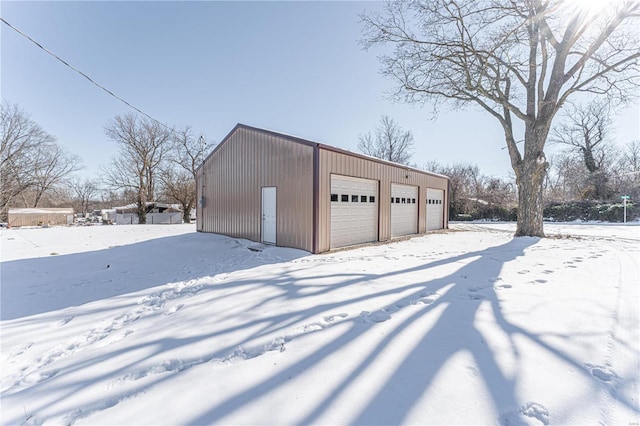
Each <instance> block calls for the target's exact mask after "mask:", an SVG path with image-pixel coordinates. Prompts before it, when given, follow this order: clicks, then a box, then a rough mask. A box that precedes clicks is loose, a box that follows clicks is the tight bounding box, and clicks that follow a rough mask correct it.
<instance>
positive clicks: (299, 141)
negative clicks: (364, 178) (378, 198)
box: [196, 123, 449, 180]
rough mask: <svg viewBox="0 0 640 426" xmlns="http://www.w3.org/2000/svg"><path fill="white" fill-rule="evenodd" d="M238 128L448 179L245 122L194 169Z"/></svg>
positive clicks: (226, 137)
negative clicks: (248, 124)
mask: <svg viewBox="0 0 640 426" xmlns="http://www.w3.org/2000/svg"><path fill="white" fill-rule="evenodd" d="M238 129H246V130H252V131H254V132H258V133H264V134H267V135H271V136H275V137H278V138H282V139H286V140H288V141H291V142H294V143H299V144H302V145H306V146H309V147H314V148H315V147H317V148H320V149H325V150H327V151H333V152H337V153H340V154H345V155H350V156H352V157H358V158H362V159H364V160H369V161H373V162H376V163H381V164H385V165H387V166H393V167H399V168H402V169H405V170H409V171H412V172H415V173H422V174H426V175H430V176H434V177H439V178H444V179H447V180H449V177H448V176H445V175H441V174H438V173H434V172H429V171H426V170H420V169H418V168H415V167H410V166H407V165H406V164H400V163H394V162H393V161H388V160H383V159H381V158H377V157H372V156H370V155H365V154H361V153H359V152H353V151H349V150H347V149H343V148H338V147H335V146H332V145H327V144H323V143H320V142H313V141H310V140H307V139H302V138H299V137H297V136H292V135H287V134H285V133H280V132H274V131H273V130H266V129H260V128H258V127H252V126H247V125H246V124H242V123H238V124H236V125H235V127H234V128H233V129H232V130H231V131H230V132H229V133H228V134H227V136H225V137H224V139H222V141H221V142H220V143H219V144H218V145H217V146H216V147H215V148H214V150H213V151H211V153H210V154H209V155H207V157H206V158H205V159H204V161H203V162H202V164H200V165H199V166H198V168H197V169H196V171H198V170H200V168H201V167H202V166H203V165H204V164H205V163H206V162H207V161H208V160H209V158H210V157H211V156H212V155H213V154H215V153H216V151H218V149H220V147H221V146H222V145H224V143H226V142H227V141H228V140H229V139H230V138H231V135H233V134H234V133H235V132H236V131H237V130H238Z"/></svg>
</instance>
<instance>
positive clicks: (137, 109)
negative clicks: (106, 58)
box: [0, 17, 173, 132]
mask: <svg viewBox="0 0 640 426" xmlns="http://www.w3.org/2000/svg"><path fill="white" fill-rule="evenodd" d="M0 21H2V22H3V23H4V24H5V25H7V26H8V27H9V28H11V29H13V30H14V31H15V32H17V33H18V34H20V35H21V36H23V37H25V38H26V39H27V40H29V41H30V42H32V43H33V44H35V45H36V46H38V47H39V48H40V49H42V50H44V51H45V52H47V53H48V54H49V55H51V56H53V57H54V58H56V59H57V60H58V61H60V62H62V63H63V64H64V65H66V66H67V67H69V68H71V69H72V70H74V71H75V72H77V73H78V74H80V75H81V76H83V77H84V78H86V79H87V80H89V81H90V82H91V83H92V84H94V85H95V86H97V87H99V88H100V89H102V90H104V91H105V92H107V93H108V94H109V95H111V96H113V97H114V98H116V99H117V100H119V101H120V102H122V103H124V104H125V105H127V106H129V107H131V108H133V109H134V110H136V111H138V112H139V113H140V114H142V115H144V116H145V117H147V118H148V119H150V120H152V121H154V122H156V123H158V124H159V125H161V126H162V127H165V128H166V129H168V130H170V131H171V132H173V129H171V128H170V127H169V126H167V125H166V124H163V123H161V122H159V121H158V120H156V119H155V118H153V117H151V116H150V115H149V114H147V113H146V112H144V111H142V110H140V109H139V108H136V107H135V106H133V105H131V104H130V103H129V102H127V101H126V100H124V99H123V98H121V97H120V96H118V95H116V94H115V93H113V92H112V91H111V90H109V89H107V88H106V87H104V86H102V85H101V84H99V83H97V82H96V81H95V80H94V79H92V78H91V77H89V76H88V75H87V74H85V73H83V72H82V71H80V70H79V69H77V68H75V67H74V66H72V65H70V64H69V63H68V62H67V61H65V60H64V59H62V58H61V57H59V56H58V55H56V54H55V53H53V52H51V51H50V50H49V49H47V48H46V47H44V46H43V45H41V44H40V43H38V42H37V41H35V40H34V39H32V38H31V37H29V36H28V35H27V34H25V33H24V32H22V31H20V30H19V29H17V28H16V27H14V26H13V25H11V24H10V23H8V22H7V21H6V20H5V19H4V18H2V17H0Z"/></svg>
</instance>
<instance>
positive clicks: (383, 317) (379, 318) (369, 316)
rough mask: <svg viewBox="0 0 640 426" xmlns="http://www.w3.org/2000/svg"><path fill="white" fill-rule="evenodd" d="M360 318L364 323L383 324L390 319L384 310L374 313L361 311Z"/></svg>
mask: <svg viewBox="0 0 640 426" xmlns="http://www.w3.org/2000/svg"><path fill="white" fill-rule="evenodd" d="M360 318H362V319H363V320H364V321H365V322H385V321H388V320H390V319H391V315H389V313H388V312H386V311H384V310H380V311H375V312H369V311H362V312H361V313H360Z"/></svg>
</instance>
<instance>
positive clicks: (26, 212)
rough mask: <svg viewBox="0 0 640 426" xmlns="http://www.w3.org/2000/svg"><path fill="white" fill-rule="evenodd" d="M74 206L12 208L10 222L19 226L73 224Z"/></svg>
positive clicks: (11, 224)
mask: <svg viewBox="0 0 640 426" xmlns="http://www.w3.org/2000/svg"><path fill="white" fill-rule="evenodd" d="M73 214H74V210H73V208H12V209H9V212H8V217H9V219H8V224H9V226H12V227H17V226H43V225H47V226H53V225H71V224H73Z"/></svg>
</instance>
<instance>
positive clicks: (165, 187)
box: [0, 101, 207, 223]
mask: <svg viewBox="0 0 640 426" xmlns="http://www.w3.org/2000/svg"><path fill="white" fill-rule="evenodd" d="M0 108H1V111H0V121H1V123H0V126H1V128H2V145H1V148H0V161H1V169H0V221H3V222H6V221H7V214H8V209H9V208H10V207H34V208H37V207H69V206H73V207H74V209H75V210H76V211H77V212H83V213H87V212H91V211H92V210H93V209H98V208H109V207H113V206H115V205H123V204H135V206H136V210H137V213H138V216H139V220H140V223H146V214H147V210H148V206H149V203H150V202H152V201H159V202H165V203H169V204H178V205H179V206H180V207H181V209H182V211H183V220H184V221H185V222H187V223H188V222H189V221H190V219H191V218H190V214H191V210H192V209H193V208H195V205H196V187H195V173H196V168H197V167H198V166H199V164H200V162H201V161H202V159H203V154H204V150H205V149H206V146H207V141H206V138H205V137H204V135H196V134H195V133H194V131H193V130H192V128H191V127H189V126H185V127H183V128H179V129H174V128H169V127H167V126H164V125H162V124H160V123H158V122H156V121H153V120H151V119H149V118H147V117H140V116H138V115H136V114H124V115H117V116H116V117H114V118H113V119H112V120H110V121H108V122H107V124H106V125H105V128H104V130H105V134H106V136H107V137H108V138H109V139H110V140H112V141H114V142H116V143H117V145H118V152H117V154H116V155H115V156H114V157H113V158H111V160H110V162H109V163H108V164H105V165H103V166H102V167H101V170H100V172H99V174H98V176H96V177H95V178H81V177H79V176H78V174H77V172H78V171H80V170H81V169H82V163H81V159H80V158H79V157H78V156H77V155H75V154H73V153H71V152H69V151H68V150H67V149H66V148H64V147H63V146H61V145H60V144H59V143H58V142H57V140H56V138H55V137H54V136H52V135H50V134H49V133H47V132H46V131H45V130H44V129H43V128H42V126H40V125H39V124H38V123H36V122H34V121H33V120H31V118H30V117H29V115H28V114H27V113H26V112H24V111H23V110H21V109H20V108H19V106H18V105H14V104H10V103H8V102H6V101H5V102H3V103H2V105H1V107H0Z"/></svg>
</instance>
